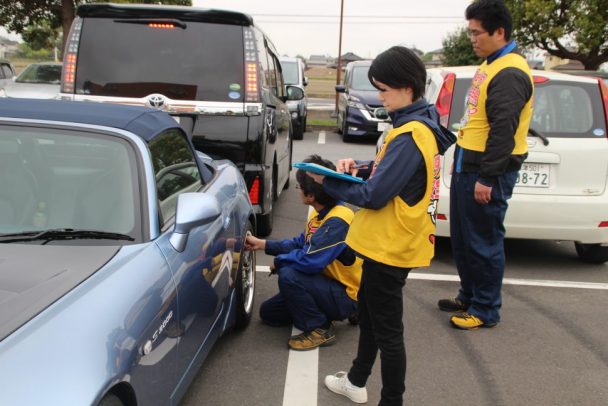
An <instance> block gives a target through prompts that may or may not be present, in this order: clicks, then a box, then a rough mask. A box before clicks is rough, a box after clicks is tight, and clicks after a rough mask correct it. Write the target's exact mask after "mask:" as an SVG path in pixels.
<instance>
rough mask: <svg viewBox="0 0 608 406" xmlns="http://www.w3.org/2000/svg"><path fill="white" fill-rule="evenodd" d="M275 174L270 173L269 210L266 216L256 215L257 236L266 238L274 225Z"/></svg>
mask: <svg viewBox="0 0 608 406" xmlns="http://www.w3.org/2000/svg"><path fill="white" fill-rule="evenodd" d="M275 177H276V172H274V171H273V172H272V177H271V178H270V209H269V210H268V212H267V213H266V214H258V216H257V217H258V230H257V231H258V236H260V237H266V236H268V235H269V234H270V233H272V227H273V225H274V201H275V200H276V194H277V193H276V190H275V188H276V182H275Z"/></svg>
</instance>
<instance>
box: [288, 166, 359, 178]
mask: <svg viewBox="0 0 608 406" xmlns="http://www.w3.org/2000/svg"><path fill="white" fill-rule="evenodd" d="M292 166H293V167H294V168H297V169H301V170H303V171H306V172H312V173H316V174H317V175H324V176H329V177H330V178H336V179H342V180H345V181H348V182H353V183H365V181H364V180H363V179H361V178H356V177H354V176H351V175H349V174H346V173H339V172H336V171H334V170H331V169H329V168H326V167H324V166H321V165H317V164H312V163H308V162H295V163H293V165H292Z"/></svg>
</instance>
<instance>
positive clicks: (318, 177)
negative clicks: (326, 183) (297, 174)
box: [306, 172, 325, 185]
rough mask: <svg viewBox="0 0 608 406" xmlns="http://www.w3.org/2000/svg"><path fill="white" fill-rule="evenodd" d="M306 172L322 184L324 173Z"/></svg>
mask: <svg viewBox="0 0 608 406" xmlns="http://www.w3.org/2000/svg"><path fill="white" fill-rule="evenodd" d="M306 174H307V175H308V176H310V177H311V178H312V179H313V180H314V181H315V182H317V183H320V184H321V185H322V184H323V179H325V176H324V175H319V174H316V173H312V172H306Z"/></svg>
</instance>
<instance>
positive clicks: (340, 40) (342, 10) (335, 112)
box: [333, 0, 344, 117]
mask: <svg viewBox="0 0 608 406" xmlns="http://www.w3.org/2000/svg"><path fill="white" fill-rule="evenodd" d="M343 17H344V0H340V39H339V40H338V63H337V64H336V85H339V84H340V73H341V72H342V19H343ZM333 116H334V117H338V92H337V91H336V103H335V106H334V114H333Z"/></svg>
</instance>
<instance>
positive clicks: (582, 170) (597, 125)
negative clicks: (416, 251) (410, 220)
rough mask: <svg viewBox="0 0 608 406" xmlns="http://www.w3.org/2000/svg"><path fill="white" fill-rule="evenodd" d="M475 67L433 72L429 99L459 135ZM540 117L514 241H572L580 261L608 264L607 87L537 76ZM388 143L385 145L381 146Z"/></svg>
mask: <svg viewBox="0 0 608 406" xmlns="http://www.w3.org/2000/svg"><path fill="white" fill-rule="evenodd" d="M475 71H476V68H475V67H444V68H436V69H435V68H434V69H429V70H427V86H426V97H427V99H428V100H429V101H430V102H432V103H435V105H436V106H437V110H438V111H439V114H440V115H441V121H442V124H443V125H445V126H446V127H448V128H450V129H451V130H452V131H454V132H457V131H458V129H459V128H460V119H461V118H462V116H463V114H464V110H465V106H466V97H467V94H468V91H469V88H470V86H471V81H472V78H473V75H474V74H475ZM532 73H533V76H534V112H533V116H532V121H531V123H530V128H531V130H530V133H529V134H528V158H527V159H526V161H525V162H524V164H523V166H522V168H521V170H520V172H519V176H518V178H517V183H516V185H515V189H514V191H513V197H512V199H511V200H509V210H508V211H507V216H506V219H505V228H506V236H507V238H527V239H539V240H563V241H573V242H574V245H575V247H576V252H577V254H578V256H579V257H580V259H582V260H583V261H585V262H590V263H603V262H606V261H608V210H606V208H607V207H608V189H607V185H606V181H607V179H608V142H607V137H608V133H607V127H608V86H606V84H605V83H604V81H603V80H602V79H598V78H587V77H583V76H571V75H566V74H562V73H557V72H551V71H532ZM383 140H384V137H381V138H380V139H379V140H378V145H381V143H382V142H383ZM453 155H454V146H452V148H451V149H449V150H448V151H447V152H446V153H445V156H444V158H443V162H442V167H443V169H442V179H443V181H442V182H441V189H440V196H441V198H440V199H439V205H438V209H437V233H436V234H437V235H438V236H444V237H449V235H450V227H449V220H450V207H449V206H450V205H449V202H450V180H451V170H452V162H453Z"/></svg>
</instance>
